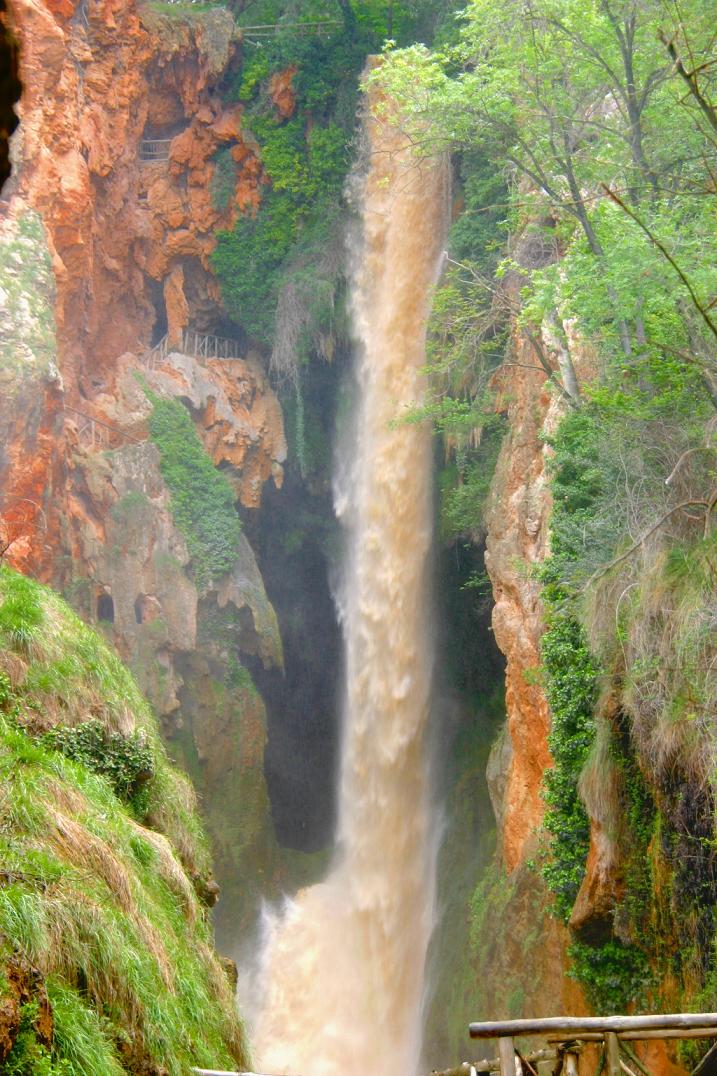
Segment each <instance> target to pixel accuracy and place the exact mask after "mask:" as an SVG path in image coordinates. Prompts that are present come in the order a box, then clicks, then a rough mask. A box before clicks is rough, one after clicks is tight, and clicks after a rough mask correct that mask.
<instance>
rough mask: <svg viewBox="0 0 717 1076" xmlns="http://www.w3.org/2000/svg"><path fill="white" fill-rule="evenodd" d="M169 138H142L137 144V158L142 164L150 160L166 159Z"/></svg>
mask: <svg viewBox="0 0 717 1076" xmlns="http://www.w3.org/2000/svg"><path fill="white" fill-rule="evenodd" d="M172 141H173V139H171V138H143V139H142V141H141V142H140V144H139V159H140V161H142V162H143V163H144V164H148V163H150V162H151V161H168V160H169V147H170V146H171V145H172Z"/></svg>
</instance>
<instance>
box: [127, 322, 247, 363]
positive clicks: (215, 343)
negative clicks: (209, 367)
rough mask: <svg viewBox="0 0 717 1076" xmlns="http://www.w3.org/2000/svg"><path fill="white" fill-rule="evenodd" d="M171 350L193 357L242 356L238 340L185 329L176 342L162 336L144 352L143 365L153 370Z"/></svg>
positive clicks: (235, 357) (234, 357)
mask: <svg viewBox="0 0 717 1076" xmlns="http://www.w3.org/2000/svg"><path fill="white" fill-rule="evenodd" d="M172 351H177V352H179V354H180V355H192V356H194V358H195V359H240V358H241V357H242V356H241V355H240V353H239V341H238V340H230V339H229V338H228V337H226V336H210V335H209V334H208V333H198V332H194V330H193V329H185V330H184V332H183V333H182V335H181V337H180V339H179V340H178V341H177V342H176V343H174V342H172V343H170V340H169V336H164V337H162V339H161V340H160V341H159V343H158V344H155V346H154V347H153V348H152V349H151V350H150V351H148V352H146V353H145V356H144V359H143V362H144V365H145V366H146V367H147V368H148V369H149V370H154V369H156V367H157V365H158V363H160V362H162V361H163V360H164V359H166V358H167V355H169V354H170V353H171V352H172Z"/></svg>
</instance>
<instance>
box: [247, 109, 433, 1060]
mask: <svg viewBox="0 0 717 1076" xmlns="http://www.w3.org/2000/svg"><path fill="white" fill-rule="evenodd" d="M366 138H367V142H368V146H369V156H368V164H367V165H366V166H365V167H364V169H363V171H362V173H361V174H360V175H357V176H356V177H355V182H356V186H357V187H358V188H360V195H359V199H358V201H359V208H360V225H361V227H360V229H358V230H357V233H358V234H357V236H356V239H355V242H354V243H353V244H352V250H351V251H350V258H351V280H352V309H353V319H354V333H355V336H356V340H357V363H358V386H359V388H358V399H357V413H356V417H355V423H354V432H353V442H352V444H351V446H350V447H349V450H348V452H347V451H346V450H344V454H343V458H344V466H343V467H342V468H341V471H340V474H339V476H338V477H337V482H336V485H337V494H336V509H337V513H338V514H339V515H340V517H341V518H342V521H343V522H344V523H345V525H346V528H347V533H348V539H349V540H348V552H347V564H346V572H345V584H344V590H343V594H342V597H341V607H342V609H341V611H342V621H343V626H344V634H345V645H346V690H345V703H344V706H345V710H344V732H343V748H342V762H341V772H340V787H339V807H338V812H339V813H338V832H337V853H336V857H335V860H334V863H333V866H332V868H331V870H330V872H329V875H328V877H327V878H326V880H325V881H324V882H322V883H320V884H318V885H315V886H313V887H311V888H309V889H306V890H304V891H302V892H301V893H299V894H298V896H297V898H296V899H295V900H294V901H292V902H290V903H289V904H288V905H287V907H286V909H285V910H284V911H283V913H282V915H281V916H279V917H277V918H276V919H274V920H273V921H272V922H271V923H270V925H269V928H268V932H267V934H268V936H267V941H266V947H265V950H264V953H263V956H262V968H261V982H260V991H261V1012H260V1014H259V1018H258V1020H257V1021H256V1033H255V1036H254V1056H255V1061H256V1065H257V1067H258V1070H259V1071H261V1072H266V1073H277V1074H278V1073H282V1074H283V1073H287V1074H288V1073H291V1074H301V1076H338V1074H339V1073H341V1074H343V1076H367V1074H368V1076H414V1074H415V1073H416V1071H417V1066H418V1062H419V1055H420V1048H421V1001H422V997H423V990H424V971H425V962H426V952H427V949H428V943H429V940H430V935H431V930H432V927H433V917H434V874H435V845H436V841H435V827H434V824H433V818H432V807H431V796H430V788H429V776H428V774H429V766H428V760H427V758H426V748H425V732H426V723H427V719H428V712H429V704H430V695H431V676H432V665H433V640H432V638H431V627H430V620H431V615H430V614H431V610H430V606H429V585H428V584H429V580H428V554H429V551H430V547H431V540H432V536H431V527H432V494H431V480H430V476H431V469H432V459H431V433H430V430H429V428H428V426H427V424H426V423H421V424H415V425H406V424H402V425H396V424H395V420H396V419H397V418H399V417H400V416H401V415H402V414H403V413H404V412H405V411H406V409H407V408H409V407H413V406H415V405H416V404H420V402H421V399H422V395H423V390H424V386H423V378H422V376H421V373H420V370H421V367H422V366H423V365H424V363H425V341H426V322H427V317H428V312H429V304H430V294H431V290H432V286H433V284H434V282H435V278H436V275H437V272H438V267H439V259H440V251H441V249H442V243H443V238H444V234H445V228H446V218H447V203H448V197H447V194H448V175H447V164H446V163H445V162H444V161H430V162H426V161H422V162H418V161H417V160H416V159H415V158H414V157H412V155H411V153H410V151H409V149H408V146H407V143H406V140H405V139H404V137H403V136H402V135H401V134H400V132H399V131H398V130H396V129H395V128H393V127H389V126H386V125H383V124H379V123H378V122H377V121H375V120H373V119H369V120H367V130H366Z"/></svg>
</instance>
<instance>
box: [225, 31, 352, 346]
mask: <svg viewBox="0 0 717 1076" xmlns="http://www.w3.org/2000/svg"><path fill="white" fill-rule="evenodd" d="M252 17H255V16H254V15H253V16H252ZM366 52H367V47H366V41H365V39H363V38H361V37H360V35H358V36H357V35H355V34H349V35H347V34H343V33H338V32H337V33H335V34H332V35H331V36H329V37H328V38H324V37H312V36H308V35H301V34H292V33H291V31H290V29H287V30H285V31H284V32H283V33H279V34H277V35H276V37H275V38H272V39H271V40H270V41H269V42H268V43H267V45H266V47H265V48H263V49H262V50H261V51H259V50H256V51H255V52H254V53H251V52H250V53H249V58H248V59H247V60H246V61H245V63H244V65H243V68H242V70H241V72H240V74H239V76H238V79H237V80H236V81H235V82H234V83H233V85H231V86H229V87H228V90H227V92H228V94H229V96H233V97H235V98H236V99H238V100H241V101H243V102H245V103H246V105H247V120H248V125H249V127H250V128H251V130H252V132H253V134H254V135H255V137H256V138H257V140H258V143H259V146H260V151H261V158H262V162H263V165H264V169H265V171H266V173H267V176H268V178H269V180H270V189H269V190H268V191H266V192H264V194H263V197H262V203H261V206H260V208H259V210H258V212H257V213H256V215H255V216H254V217H248V216H241V217H239V218H238V220H237V222H236V224H235V226H234V228H233V229H232V231H224V232H220V233H219V235H218V245H217V249H216V251H215V253H214V255H213V265H214V269H215V272H216V273H217V276H218V278H219V280H220V282H221V285H222V293H223V296H224V301H225V305H226V308H227V311H228V312H229V314H230V316H231V317H232V318H234V320H236V321H237V322H239V323H240V324H241V325H242V326H243V327H244V328H245V330H246V331H247V332H248V333H249V334H250V335H252V336H254V337H255V338H256V339H257V340H260V341H262V342H263V343H266V344H271V343H273V341H274V330H275V317H276V306H277V303H278V301H279V296H280V295H281V293H282V291H283V290H284V289H285V288H286V287H288V286H291V285H292V284H294V283H295V278H296V274H297V272H299V273H301V274H303V275H304V276H308V277H310V278H311V279H310V280H309V281H308V287H305V288H303V289H300V290H301V291H302V293H305V296H306V298H304V295H303V294H302V296H301V299H300V301H301V302H307V301H309V299H310V298H312V297H313V296H314V295H315V294H316V293H317V292H318V293H323V292H327V293H328V302H329V305H332V303H333V296H334V294H335V292H336V289H337V287H338V283H339V259H337V258H332V259H330V262H331V264H327V263H326V258H325V252H326V244H327V241H332V242H333V243H335V242H336V238H337V236H336V231H335V229H336V228H337V227H338V224H339V221H338V217H339V211H340V206H341V200H342V188H343V184H344V180H345V176H346V173H347V171H348V167H349V160H350V158H349V153H348V140H349V137H350V135H351V131H352V129H353V125H354V112H355V103H354V102H355V95H356V80H357V76H358V71H359V70H360V67H361V65H362V63H363V60H364V57H365V55H366ZM292 65H294V66H296V68H297V74H296V75H295V77H294V80H293V83H292V87H293V89H294V91H295V94H296V110H295V113H294V115H293V116H292V117H291V118H289V119H287V120H281V119H279V118H277V117H275V116H274V114H273V112H272V106H271V104H270V102H269V101H268V84H269V79H270V77H271V75H273V74H274V73H276V72H279V71H282V70H285V69H287V68H288V67H290V66H292ZM331 231H333V235H331ZM303 320H304V321H307V322H308V323H309V324H310V325H313V324H314V321H315V318H314V317H313V316H311V315H309V316H307V317H305V318H304V319H303ZM308 335H309V344H310V343H311V340H312V338H313V337H314V336H315V335H316V330H313V331H312V330H311V328H310V329H309V332H308ZM301 345H302V346H300V350H301V354H302V355H303V356H304V357H306V356H307V355H308V350H310V347H309V348H308V349H307V347H306V345H305V343H304V342H303V341H302V342H301ZM299 358H300V356H299V355H297V356H296V357H295V360H294V361H295V362H297V361H298V360H299Z"/></svg>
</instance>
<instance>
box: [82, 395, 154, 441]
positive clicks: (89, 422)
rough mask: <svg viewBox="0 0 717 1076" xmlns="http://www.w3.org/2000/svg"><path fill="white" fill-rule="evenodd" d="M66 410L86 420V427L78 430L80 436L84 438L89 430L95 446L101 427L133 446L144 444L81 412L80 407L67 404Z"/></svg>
mask: <svg viewBox="0 0 717 1076" xmlns="http://www.w3.org/2000/svg"><path fill="white" fill-rule="evenodd" d="M64 410H65V411H69V412H70V413H71V414H73V415H77V416H78V417H79V418H82V419H84V420H85V426H83V427H81V428H80V429H79V430H78V435H79V436H80V437H83V436H84V433H85V431H86V430H88V429H89V430H90V432H91V440H92V443H93V444H94V442H95V427H97V426H99V427H100V429H102V430H106V431H107V432H108V433H110V434H114V436H115V437H119V438H120V439H121V440H123V441H128V442H129V443H130V444H132V445H141V444H143V443H144V442H143V441H140V440H139V439H138V438H136V437H132V436H131V435H130V434H128V433H125V432H124V430H119V429H117V427H116V426H110V424H109V423H108V422H103V421H102V419H99V418H95V416H94V415H90V414H88V413H87V412H86V411H80V409H79V408H78V407H72V406H71V405H70V404H68V403H66V404H65V405H64ZM100 440H101V439H100Z"/></svg>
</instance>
